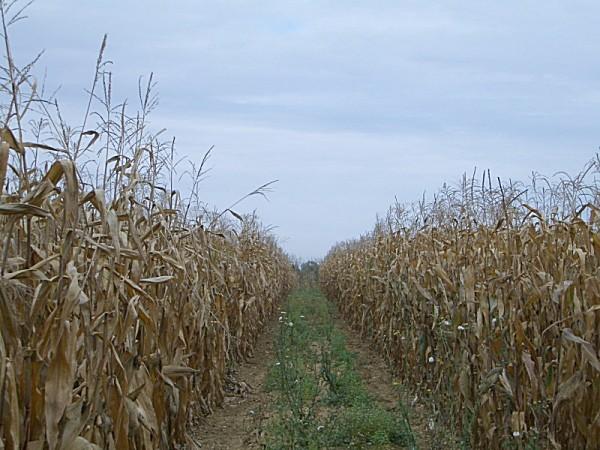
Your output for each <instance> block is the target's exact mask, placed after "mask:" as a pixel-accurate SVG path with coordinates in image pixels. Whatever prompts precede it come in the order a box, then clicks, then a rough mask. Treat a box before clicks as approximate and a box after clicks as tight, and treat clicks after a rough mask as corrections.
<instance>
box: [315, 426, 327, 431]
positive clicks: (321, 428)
mask: <svg viewBox="0 0 600 450" xmlns="http://www.w3.org/2000/svg"><path fill="white" fill-rule="evenodd" d="M323 428H325V427H324V426H323V425H319V426H318V427H317V431H321V430H323Z"/></svg>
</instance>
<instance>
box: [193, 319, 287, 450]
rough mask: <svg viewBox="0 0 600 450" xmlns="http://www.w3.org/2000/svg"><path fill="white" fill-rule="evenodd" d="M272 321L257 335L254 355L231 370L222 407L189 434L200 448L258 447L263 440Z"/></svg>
mask: <svg viewBox="0 0 600 450" xmlns="http://www.w3.org/2000/svg"><path fill="white" fill-rule="evenodd" d="M276 330H277V322H276V321H273V323H271V324H270V325H269V326H268V327H267V329H266V330H265V332H264V333H263V334H262V335H261V336H260V337H259V339H258V342H257V343H256V346H255V351H254V355H253V356H252V357H251V358H249V359H248V361H246V362H244V363H241V364H240V365H238V366H237V367H236V368H235V371H233V373H231V374H230V375H231V377H230V378H232V381H233V382H234V383H232V384H233V386H232V389H231V391H232V392H228V393H227V395H226V397H225V401H224V404H223V406H222V407H220V408H216V409H215V411H214V413H213V414H211V415H210V416H207V417H203V418H201V420H200V421H199V424H197V425H196V426H195V427H194V428H193V429H192V430H191V433H190V434H191V436H192V437H193V439H194V441H195V442H196V443H197V444H198V446H199V447H200V448H202V449H210V450H238V449H239V450H241V449H260V448H263V444H264V431H263V425H264V424H265V422H266V420H267V419H268V417H269V404H270V403H271V400H272V398H271V394H269V393H267V392H265V386H264V385H265V382H266V379H267V374H268V373H269V368H270V367H271V365H272V364H273V362H274V359H275V350H274V339H275V336H276V334H275V333H276Z"/></svg>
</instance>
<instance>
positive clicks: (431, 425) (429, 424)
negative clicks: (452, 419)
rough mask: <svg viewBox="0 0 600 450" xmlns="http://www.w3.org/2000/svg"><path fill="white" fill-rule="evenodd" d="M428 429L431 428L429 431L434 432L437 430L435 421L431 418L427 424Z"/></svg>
mask: <svg viewBox="0 0 600 450" xmlns="http://www.w3.org/2000/svg"><path fill="white" fill-rule="evenodd" d="M427 427H428V428H429V430H431V431H433V430H434V428H435V421H434V420H433V419H431V418H430V419H429V421H428V422H427Z"/></svg>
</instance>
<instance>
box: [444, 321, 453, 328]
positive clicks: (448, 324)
mask: <svg viewBox="0 0 600 450" xmlns="http://www.w3.org/2000/svg"><path fill="white" fill-rule="evenodd" d="M442 323H443V324H444V325H446V326H447V327H449V326H450V325H452V324H451V323H450V321H449V320H444V321H443V322H442Z"/></svg>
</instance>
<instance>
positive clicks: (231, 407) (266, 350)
mask: <svg viewBox="0 0 600 450" xmlns="http://www.w3.org/2000/svg"><path fill="white" fill-rule="evenodd" d="M301 317H304V316H301ZM332 318H333V319H334V324H335V327H336V328H338V329H339V330H340V331H341V332H342V333H343V334H344V335H345V337H346V347H347V349H348V350H349V351H350V352H352V353H353V354H355V357H356V364H355V367H356V371H357V373H358V374H359V375H360V377H361V378H362V380H363V384H364V386H365V388H366V389H367V390H368V392H369V393H370V395H371V396H372V397H373V399H374V400H375V401H376V402H377V403H378V404H379V405H381V407H383V408H385V409H386V410H388V411H395V412H397V413H398V412H399V413H402V414H405V413H407V414H408V419H409V420H408V422H409V425H410V428H411V432H412V435H413V436H414V439H415V441H416V445H417V448H419V449H420V450H437V449H442V448H449V449H452V448H456V446H455V445H453V444H454V443H449V442H448V441H446V442H442V440H440V439H438V437H436V434H437V433H432V430H431V429H430V418H429V414H428V412H427V408H425V407H424V406H423V405H422V404H420V403H418V402H417V403H416V404H415V403H413V404H411V403H412V402H411V400H410V399H408V398H407V395H406V394H405V393H404V391H403V390H402V389H401V387H400V386H398V385H397V384H396V383H394V379H393V376H392V374H391V371H390V369H389V367H388V366H387V365H386V362H385V360H384V358H383V357H382V356H381V355H380V354H379V353H378V352H377V351H376V350H375V349H374V348H372V347H371V346H370V344H369V342H368V341H366V340H364V339H362V338H361V337H360V336H359V335H358V334H357V333H355V332H354V331H353V330H352V329H351V328H350V327H349V326H348V325H347V324H346V323H345V322H344V321H343V320H342V319H341V318H340V317H339V316H338V314H337V312H334V313H333V317H332ZM278 327H279V323H278V322H277V320H274V321H273V322H272V323H271V324H270V325H269V326H268V327H267V329H266V330H265V332H264V333H263V334H262V335H261V337H260V338H259V340H258V342H257V345H256V350H255V354H254V356H253V357H252V358H250V359H249V361H248V362H246V363H243V364H240V365H239V366H238V367H237V368H236V370H235V372H233V373H231V378H232V379H233V380H234V381H235V383H233V387H234V388H235V389H234V390H233V392H230V393H229V394H228V395H227V396H226V398H225V402H224V405H223V407H221V408H217V409H215V412H214V413H213V414H212V415H210V416H208V417H203V418H201V419H200V420H199V423H198V425H197V426H196V427H195V428H194V429H192V430H191V436H192V437H193V439H194V441H195V442H196V443H197V444H198V445H199V447H200V448H202V449H211V450H238V449H239V450H241V449H264V448H266V447H265V444H266V436H265V431H264V430H265V428H266V427H267V425H268V424H269V422H272V421H273V419H274V418H275V417H276V415H275V414H276V413H275V411H274V403H275V401H276V395H277V394H276V393H274V392H266V389H265V383H266V380H267V376H268V374H269V371H270V369H271V368H272V367H273V364H274V362H275V358H276V355H275V351H276V350H275V339H276V336H277V335H278ZM401 404H402V405H405V407H404V408H403V409H404V410H403V411H400V408H401V407H400V405H401ZM443 441H445V439H443Z"/></svg>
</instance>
